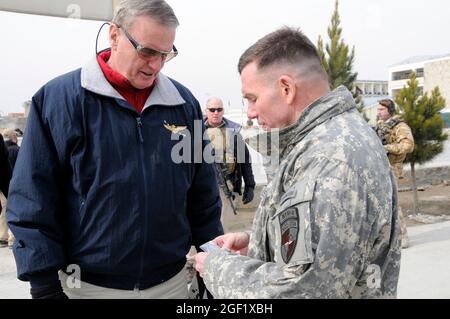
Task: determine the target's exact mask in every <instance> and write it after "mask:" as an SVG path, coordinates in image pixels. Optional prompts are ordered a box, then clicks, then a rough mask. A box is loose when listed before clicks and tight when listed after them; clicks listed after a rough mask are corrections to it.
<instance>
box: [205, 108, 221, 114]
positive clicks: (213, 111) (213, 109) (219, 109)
mask: <svg viewBox="0 0 450 319" xmlns="http://www.w3.org/2000/svg"><path fill="white" fill-rule="evenodd" d="M208 111H210V112H211V113H216V112H219V113H222V111H223V108H221V107H219V108H217V109H215V108H212V109H208Z"/></svg>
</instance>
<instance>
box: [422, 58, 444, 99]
mask: <svg viewBox="0 0 450 319" xmlns="http://www.w3.org/2000/svg"><path fill="white" fill-rule="evenodd" d="M424 69H425V70H424V71H425V85H424V91H425V92H429V94H431V91H432V90H433V89H434V88H435V87H436V86H438V87H439V89H440V91H441V94H442V96H443V97H444V98H445V100H446V102H447V104H446V107H447V108H450V59H447V60H441V61H436V62H431V63H426V64H425V68H424Z"/></svg>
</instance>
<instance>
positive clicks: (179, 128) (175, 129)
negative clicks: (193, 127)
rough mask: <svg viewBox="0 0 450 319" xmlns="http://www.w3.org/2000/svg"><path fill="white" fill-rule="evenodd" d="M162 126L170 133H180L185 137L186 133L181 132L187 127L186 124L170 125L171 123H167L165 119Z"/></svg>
mask: <svg viewBox="0 0 450 319" xmlns="http://www.w3.org/2000/svg"><path fill="white" fill-rule="evenodd" d="M164 127H165V128H166V129H167V130H169V131H171V132H172V134H178V135H181V136H184V137H186V134H183V133H181V132H183V131H184V130H186V129H187V126H176V125H171V124H169V123H167V122H166V121H164Z"/></svg>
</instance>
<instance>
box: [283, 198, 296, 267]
mask: <svg viewBox="0 0 450 319" xmlns="http://www.w3.org/2000/svg"><path fill="white" fill-rule="evenodd" d="M278 218H279V222H280V232H281V247H280V250H281V257H282V258H283V261H284V262H285V263H286V264H287V263H289V261H290V260H291V258H292V256H293V255H294V252H295V248H296V247H297V242H298V233H299V216H298V210H297V208H296V207H291V208H289V209H287V210H285V211H284V212H282V213H280V214H279V215H278Z"/></svg>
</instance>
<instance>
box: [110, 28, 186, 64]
mask: <svg viewBox="0 0 450 319" xmlns="http://www.w3.org/2000/svg"><path fill="white" fill-rule="evenodd" d="M117 27H118V28H119V29H121V30H122V32H123V34H125V36H126V37H127V39H128V41H130V43H131V44H132V45H133V47H134V48H135V49H136V52H137V53H138V55H139V56H141V57H142V58H144V59H155V58H159V59H161V60H162V61H165V62H168V61H170V60H172V59H173V58H174V57H176V56H177V55H178V50H177V48H176V47H175V45H174V46H173V48H172V51H170V52H164V51H159V50H155V49H152V48H146V47H144V46H142V45H140V44H139V43H138V42H137V41H136V40H135V39H133V37H132V36H131V35H130V34H129V33H128V32H127V30H125V29H124V28H122V27H121V26H119V25H118V26H117Z"/></svg>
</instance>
